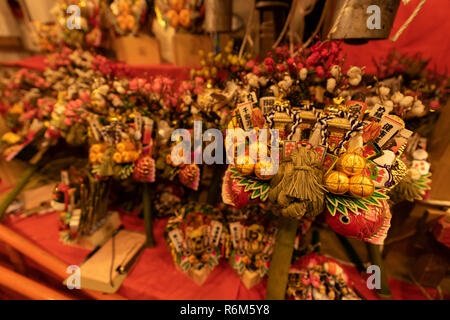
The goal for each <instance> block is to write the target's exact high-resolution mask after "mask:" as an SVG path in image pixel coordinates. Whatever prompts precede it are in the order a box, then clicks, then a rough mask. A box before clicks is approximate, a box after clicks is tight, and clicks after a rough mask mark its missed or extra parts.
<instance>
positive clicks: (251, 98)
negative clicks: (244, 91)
mask: <svg viewBox="0 0 450 320" xmlns="http://www.w3.org/2000/svg"><path fill="white" fill-rule="evenodd" d="M247 102H251V103H257V102H258V98H257V97H256V93H255V92H253V91H252V92H249V93H248V95H247Z"/></svg>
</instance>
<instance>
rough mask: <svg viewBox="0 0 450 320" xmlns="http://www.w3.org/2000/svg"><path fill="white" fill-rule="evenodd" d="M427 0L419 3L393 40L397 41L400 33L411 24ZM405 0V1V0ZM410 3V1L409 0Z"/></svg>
mask: <svg viewBox="0 0 450 320" xmlns="http://www.w3.org/2000/svg"><path fill="white" fill-rule="evenodd" d="M426 1H427V0H422V1H421V2H420V3H419V5H418V6H417V7H416V9H415V10H414V12H413V13H412V14H411V16H409V18H408V19H407V20H406V21H405V23H404V24H403V25H402V26H401V27H400V29H398V31H397V33H396V34H395V35H394V36H393V37H392V38H391V41H392V42H395V41H397V39H398V38H399V37H400V35H401V34H402V33H403V31H405V29H406V28H407V27H408V26H409V24H410V23H411V22H412V21H413V19H414V18H415V17H416V16H417V14H418V13H419V11H420V10H421V9H422V7H423V5H424V4H425V2H426ZM403 2H405V1H403ZM408 3H409V1H408Z"/></svg>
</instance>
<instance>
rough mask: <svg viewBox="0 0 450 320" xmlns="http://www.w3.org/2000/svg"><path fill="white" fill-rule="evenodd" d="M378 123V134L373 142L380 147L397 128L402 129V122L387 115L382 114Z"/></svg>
mask: <svg viewBox="0 0 450 320" xmlns="http://www.w3.org/2000/svg"><path fill="white" fill-rule="evenodd" d="M380 125H381V131H380V134H379V135H378V137H376V138H375V143H376V144H377V145H378V146H380V147H383V146H384V145H385V144H386V142H388V141H389V140H390V139H391V138H392V137H393V136H394V135H395V134H396V133H397V132H398V131H399V130H401V129H403V123H401V122H399V121H397V120H396V119H394V118H392V117H389V116H384V117H383V118H382V119H381V122H380Z"/></svg>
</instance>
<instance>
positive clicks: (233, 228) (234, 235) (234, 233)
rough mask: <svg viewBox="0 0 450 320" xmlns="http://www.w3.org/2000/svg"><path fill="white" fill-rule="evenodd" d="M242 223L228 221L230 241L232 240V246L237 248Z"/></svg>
mask: <svg viewBox="0 0 450 320" xmlns="http://www.w3.org/2000/svg"><path fill="white" fill-rule="evenodd" d="M241 229H242V225H241V224H240V223H239V222H232V223H230V235H231V242H233V247H235V248H237V247H238V245H239V239H240V234H241V232H242V231H241Z"/></svg>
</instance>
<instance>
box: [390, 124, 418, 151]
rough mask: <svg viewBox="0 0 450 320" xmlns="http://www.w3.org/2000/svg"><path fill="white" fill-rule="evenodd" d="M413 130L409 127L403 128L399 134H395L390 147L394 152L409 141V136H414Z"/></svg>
mask: <svg viewBox="0 0 450 320" xmlns="http://www.w3.org/2000/svg"><path fill="white" fill-rule="evenodd" d="M412 134H413V132H412V131H411V130H408V129H404V128H403V129H402V130H400V131H399V133H398V134H396V135H395V137H394V139H393V140H394V141H393V143H392V146H391V147H390V148H389V149H390V150H392V152H394V153H397V152H398V151H399V150H400V148H401V147H403V146H404V145H405V144H407V143H408V140H409V138H410V137H411V136H412Z"/></svg>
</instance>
